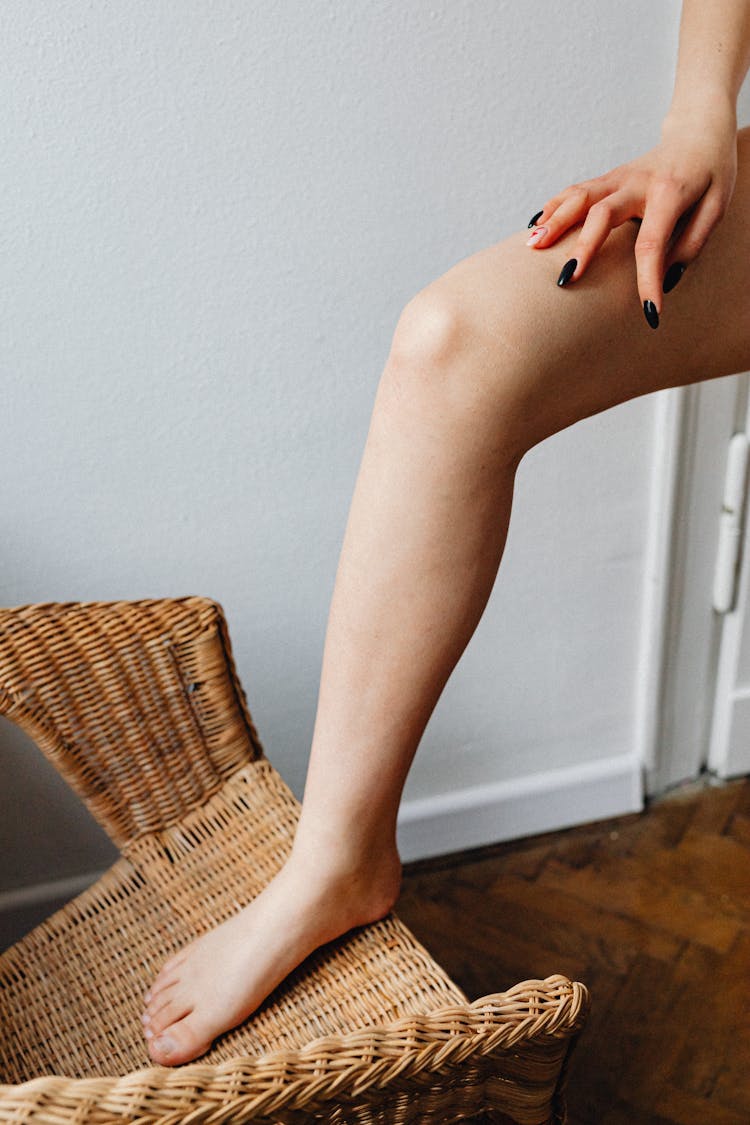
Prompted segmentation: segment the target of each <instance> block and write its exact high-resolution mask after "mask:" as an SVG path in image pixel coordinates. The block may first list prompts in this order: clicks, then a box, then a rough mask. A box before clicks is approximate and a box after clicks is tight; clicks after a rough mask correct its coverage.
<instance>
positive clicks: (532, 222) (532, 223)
mask: <svg viewBox="0 0 750 1125" xmlns="http://www.w3.org/2000/svg"><path fill="white" fill-rule="evenodd" d="M543 214H544V208H543V207H542V209H541V211H537V213H536V215H532V216H531V218H530V219H529V226H530V227H535V226H536V224H537V220H538V219H540V218H541V217H542V215H543Z"/></svg>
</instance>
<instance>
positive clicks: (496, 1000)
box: [0, 976, 589, 1125]
mask: <svg viewBox="0 0 750 1125" xmlns="http://www.w3.org/2000/svg"><path fill="white" fill-rule="evenodd" d="M588 1007H589V995H588V991H587V989H586V988H585V986H584V985H582V984H580V983H578V982H571V981H569V980H568V979H567V978H566V977H562V976H552V977H547V978H546V980H529V981H524V982H522V983H520V984H517V985H514V986H513V987H512V988H511V989H509V990H508V991H507V992H501V993H496V994H493V995H490V996H484V997H482V998H481V999H479V1000H475V1001H474V1002H473V1003H471V1004H467V1005H455V1006H451V1007H445V1008H442V1009H438V1010H436V1011H434V1012H429V1013H426V1014H424V1015H420V1016H404V1017H401V1018H399V1019H398V1020H394V1021H393V1022H392V1023H389V1024H382V1025H378V1026H373V1027H365V1028H362V1029H360V1030H357V1031H352V1032H348V1033H347V1034H344V1035H329V1036H322V1037H320V1038H317V1039H314V1040H311V1042H310V1043H308V1044H306V1045H305V1046H304V1047H302V1048H300V1049H297V1050H283V1051H275V1052H271V1053H267V1054H264V1055H259V1056H250V1055H240V1056H237V1057H236V1058H233V1059H230V1060H228V1061H226V1062H221V1063H215V1064H207V1063H201V1062H195V1063H188V1064H185V1065H182V1066H179V1067H162V1066H151V1067H147V1068H144V1069H142V1070H138V1071H135V1072H133V1073H132V1074H128V1075H125V1076H123V1077H119V1078H101V1077H100V1078H82V1079H74V1078H73V1079H69V1078H62V1077H54V1076H43V1077H39V1078H34V1079H31V1080H30V1081H28V1082H24V1083H22V1084H20V1085H18V1086H0V1122H3V1121H11V1120H12V1121H13V1122H32V1121H34V1120H35V1112H37V1111H38V1117H37V1118H36V1119H37V1120H39V1121H40V1122H41V1121H42V1120H44V1121H45V1122H46V1121H51V1120H52V1119H53V1117H54V1120H55V1121H56V1122H57V1121H58V1120H59V1121H60V1122H65V1121H69V1120H70V1121H73V1120H75V1122H76V1125H78V1123H82V1122H87V1123H89V1122H90V1123H92V1125H93V1123H94V1122H96V1123H97V1125H98V1123H102V1125H103V1123H104V1122H118V1121H123V1122H125V1121H134V1120H137V1121H138V1122H139V1125H145V1123H146V1122H148V1123H149V1125H167V1123H170V1125H172V1123H174V1122H177V1121H181V1120H182V1119H183V1118H184V1119H189V1121H190V1125H198V1123H199V1122H204V1121H206V1122H208V1121H210V1122H211V1125H213V1123H214V1122H216V1123H218V1122H235V1121H243V1122H246V1121H259V1122H300V1123H301V1122H309V1121H315V1120H320V1121H334V1120H335V1121H336V1122H337V1123H339V1122H347V1121H352V1122H354V1121H362V1120H366V1118H365V1117H363V1116H362V1110H363V1109H365V1108H366V1107H369V1106H372V1107H375V1106H377V1107H378V1109H379V1110H382V1108H383V1106H384V1105H385V1106H386V1107H387V1104H388V1103H389V1102H393V1100H394V1099H396V1098H397V1099H399V1100H400V1102H401V1106H402V1110H403V1101H404V1097H405V1096H406V1097H408V1099H409V1101H410V1102H412V1101H419V1099H420V1098H421V1097H423V1096H424V1097H425V1098H428V1099H429V1102H430V1104H431V1105H433V1106H434V1103H435V1099H436V1098H439V1097H441V1096H445V1095H447V1094H448V1093H450V1092H451V1091H453V1090H454V1089H458V1090H459V1092H460V1093H461V1094H462V1095H465V1096H466V1097H469V1096H470V1095H471V1093H472V1089H474V1091H475V1103H476V1104H475V1105H474V1104H473V1105H471V1106H470V1108H471V1109H472V1111H473V1112H480V1111H481V1110H482V1109H483V1108H485V1107H486V1106H485V1104H483V1103H482V1097H483V1096H484V1093H485V1087H487V1089H488V1090H489V1091H490V1093H492V1090H494V1091H495V1094H494V1095H493V1098H494V1100H490V1102H489V1107H490V1108H495V1107H496V1106H497V1107H500V1103H499V1102H498V1101H497V1097H496V1095H497V1088H498V1086H500V1087H502V1092H503V1095H504V1097H505V1098H506V1099H507V1109H506V1106H505V1104H503V1105H502V1108H503V1109H504V1110H505V1111H506V1112H509V1113H512V1118H513V1120H516V1121H518V1122H520V1123H529V1125H538V1123H539V1122H541V1121H544V1120H547V1119H548V1117H549V1115H550V1113H551V1109H550V1107H551V1105H552V1099H553V1097H554V1094H555V1089H556V1087H557V1084H558V1080H559V1076H560V1071H561V1069H562V1066H563V1062H564V1059H565V1056H566V1053H567V1049H568V1045H569V1042H570V1040H571V1037H572V1036H573V1035H574V1034H575V1033H577V1032H578V1031H579V1030H580V1028H581V1027H582V1026H583V1023H584V1022H585V1019H586V1015H587V1012H588ZM87 1103H88V1106H89V1107H90V1116H89V1115H88V1114H87V1111H86V1106H87ZM446 1104H447V1103H446ZM466 1104H468V1102H467V1103H466ZM53 1108H54V1109H56V1110H57V1113H53ZM334 1108H335V1110H336V1113H335V1115H334V1112H333V1111H334ZM394 1109H395V1102H394ZM25 1110H26V1112H24V1111H25ZM446 1112H447V1110H446ZM349 1114H351V1116H349ZM545 1114H546V1116H545ZM14 1115H15V1116H14ZM373 1120H375V1118H374V1117H373ZM377 1120H378V1121H388V1120H390V1118H389V1117H388V1116H379V1117H378V1118H377ZM393 1120H394V1121H395V1120H396V1118H395V1117H394V1118H393ZM398 1120H404V1118H403V1117H402V1116H400V1117H398ZM435 1120H436V1121H437V1120H440V1118H439V1117H438V1116H436V1117H435ZM444 1120H446V1121H448V1120H452V1118H450V1117H445V1118H444Z"/></svg>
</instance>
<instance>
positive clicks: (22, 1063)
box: [0, 597, 588, 1125]
mask: <svg viewBox="0 0 750 1125" xmlns="http://www.w3.org/2000/svg"><path fill="white" fill-rule="evenodd" d="M0 711H1V712H3V713H4V714H5V715H6V716H7V717H9V718H11V719H13V720H14V721H15V722H17V723H19V725H21V726H22V727H24V729H25V730H27V731H28V733H29V734H31V736H32V737H33V738H35V740H36V741H37V744H38V745H39V746H40V747H41V749H42V750H43V751H44V753H45V754H46V755H47V756H48V757H49V758H50V760H51V761H52V762H53V763H54V764H55V766H56V767H57V768H58V770H59V771H60V773H61V774H63V776H64V777H66V779H67V780H68V781H69V783H70V784H71V785H72V786H73V787H74V788H75V789H76V791H77V792H78V793H79V794H80V795H81V797H82V798H83V800H84V801H85V802H86V804H87V805H88V807H89V808H90V809H91V811H92V813H93V814H94V815H95V816H96V817H97V818H98V820H99V821H100V822H101V823H102V824H103V825H104V826H105V828H106V829H107V831H108V832H109V834H110V836H111V837H112V838H113V839H114V840H115V841H116V843H117V844H118V846H119V848H120V852H121V857H120V859H118V861H117V862H116V863H115V864H114V865H113V866H112V867H111V868H110V869H109V870H108V871H107V872H106V873H105V874H104V875H103V876H102V877H101V878H100V879H98V880H97V881H96V882H95V883H94V884H93V885H92V886H91V887H89V888H88V889H87V890H86V891H84V892H83V893H82V894H81V895H79V896H78V897H77V898H76V899H74V900H73V901H72V902H70V903H68V904H67V905H66V906H65V907H63V909H62V910H59V911H57V912H56V913H55V914H53V915H52V916H51V917H50V918H48V919H47V920H46V921H45V922H44V923H42V925H40V926H37V927H36V929H35V930H33V931H32V932H31V933H30V934H28V935H27V936H26V937H25V938H24V939H23V940H21V941H20V942H18V943H17V944H16V945H14V946H12V947H11V948H10V949H9V950H7V951H6V953H4V954H3V955H1V956H0V990H1V995H2V1006H1V1007H0V1081H2V1083H3V1085H0V1122H11V1121H12V1122H31V1121H33V1122H35V1123H36V1125H62V1123H73V1122H75V1123H76V1125H78V1123H86V1125H93V1123H94V1122H96V1123H99V1122H134V1123H135V1122H137V1123H138V1125H152V1123H153V1125H156V1123H157V1122H158V1123H159V1125H167V1123H172V1122H174V1123H175V1125H177V1123H178V1122H190V1123H191V1125H192V1123H197V1122H210V1123H211V1125H214V1123H218V1122H241V1121H259V1122H260V1121H264V1122H304V1121H330V1122H341V1123H344V1122H358V1123H360V1122H381V1121H382V1122H393V1123H401V1122H407V1121H408V1122H411V1121H424V1122H441V1123H442V1122H449V1121H454V1120H456V1121H457V1120H460V1119H463V1118H465V1117H468V1116H470V1115H472V1114H475V1113H479V1112H480V1111H484V1110H496V1111H498V1112H502V1113H503V1114H507V1115H508V1116H509V1119H510V1120H511V1121H515V1122H519V1123H520V1125H539V1123H540V1122H546V1121H550V1120H553V1119H555V1120H562V1119H563V1117H564V1099H563V1096H562V1086H563V1083H562V1081H561V1075H563V1076H564V1061H565V1058H566V1052H567V1051H568V1050H569V1047H570V1044H571V1043H572V1041H573V1040H574V1038H575V1035H576V1033H577V1032H578V1030H579V1029H580V1028H581V1026H582V1024H583V1022H584V1020H585V1015H586V1011H587V1006H588V994H587V992H586V989H585V988H584V987H583V985H580V984H578V983H573V982H571V981H569V980H567V979H566V978H564V977H550V978H548V979H547V980H546V981H526V982H523V983H522V984H519V985H516V986H515V987H514V988H512V989H510V990H509V991H508V992H505V993H498V994H495V995H492V996H487V997H484V998H482V999H480V1000H477V1001H474V1002H473V1003H469V1001H468V1000H467V998H466V997H465V995H464V994H463V993H462V992H461V990H460V989H459V988H458V987H457V986H456V985H455V984H454V983H453V982H452V981H451V980H450V979H449V978H448V976H447V975H446V974H445V973H444V972H443V970H442V969H441V968H440V966H439V965H437V964H436V962H435V961H434V960H433V959H432V958H431V957H430V955H429V954H428V953H427V951H426V950H425V949H424V948H423V947H422V946H421V945H420V944H419V943H418V942H417V941H416V940H415V938H414V937H413V935H412V934H411V933H410V932H409V931H408V929H407V928H406V927H405V926H404V925H403V923H401V922H400V921H399V919H398V918H397V917H396V916H395V915H394V914H392V913H391V914H390V915H389V916H388V917H387V918H385V919H383V920H382V921H380V922H376V923H374V924H371V925H369V926H364V927H360V928H358V929H357V930H352V931H350V932H349V933H348V934H345V935H343V936H342V937H341V938H339V939H338V940H337V941H335V942H331V943H329V944H328V945H326V946H324V947H322V948H321V949H319V950H317V951H316V952H315V953H314V954H312V956H311V957H309V958H307V960H306V961H304V962H303V964H302V965H300V966H299V968H298V969H297V970H295V972H293V973H292V974H290V976H289V977H287V979H286V980H285V981H284V982H282V984H281V985H279V986H278V988H276V989H275V990H274V992H273V993H272V994H271V995H270V996H269V997H268V998H267V1000H266V1001H265V1002H264V1003H263V1004H262V1005H261V1006H260V1008H259V1009H258V1010H257V1011H256V1012H255V1013H254V1014H253V1015H252V1016H251V1017H250V1019H248V1020H246V1021H245V1022H244V1023H243V1024H241V1025H240V1026H239V1027H237V1028H233V1029H231V1030H230V1031H228V1032H227V1033H225V1034H224V1035H222V1036H220V1037H219V1038H218V1039H217V1040H216V1041H215V1042H214V1044H213V1046H212V1048H211V1050H210V1051H209V1052H208V1053H207V1054H205V1055H203V1056H202V1057H201V1058H200V1059H199V1060H198V1061H196V1062H194V1063H189V1064H185V1065H183V1066H180V1067H161V1066H156V1065H155V1064H153V1063H152V1061H151V1060H150V1059H149V1057H148V1055H147V1053H146V1050H145V1041H144V1038H143V1032H142V1025H141V1023H140V1018H139V1017H140V1012H141V1011H142V1007H143V1000H142V998H143V993H144V992H145V990H146V988H147V987H148V986H149V984H150V983H151V982H152V981H153V979H154V977H155V976H156V974H157V972H158V970H159V968H160V967H161V964H162V963H163V961H164V960H165V959H166V958H167V957H168V956H169V955H170V954H171V953H172V952H175V951H176V950H177V949H179V948H181V947H182V946H183V945H184V944H185V943H186V942H187V941H190V940H191V939H192V938H194V937H196V936H197V935H199V934H200V933H203V932H205V931H206V930H207V929H210V928H211V927H213V926H214V925H216V924H217V923H218V922H221V921H223V920H224V919H225V918H227V917H229V916H230V915H232V914H234V913H235V912H236V911H237V909H238V908H239V907H241V906H243V905H244V904H246V903H247V902H249V901H250V900H251V899H252V898H253V897H254V896H255V895H256V894H257V893H258V892H259V891H260V890H261V888H262V887H263V886H265V884H266V883H267V882H268V881H269V880H270V879H271V878H272V876H273V875H274V873H275V872H276V871H277V870H278V868H279V867H280V866H281V865H282V864H283V862H284V860H285V858H286V856H287V854H288V851H289V849H290V847H291V842H292V838H293V834H294V828H295V824H296V820H297V817H298V813H299V805H298V802H297V801H296V799H295V798H294V796H293V794H292V793H291V791H290V790H289V789H288V787H287V786H286V785H285V783H284V782H283V780H282V779H281V777H280V776H279V774H278V773H277V772H276V770H275V769H274V768H273V766H272V765H271V764H270V762H269V761H268V760H267V758H266V757H265V755H264V753H263V750H262V747H261V744H260V741H259V739H258V736H257V732H256V730H255V728H254V726H253V723H252V720H251V717H250V714H249V712H248V709H247V703H246V698H245V695H244V691H243V689H242V687H241V685H240V682H239V679H238V677H237V674H236V670H235V666H234V661H233V657H232V651H231V645H230V641H229V634H228V630H227V627H226V622H225V619H224V615H223V612H222V610H221V607H220V606H219V605H218V604H217V603H216V602H213V601H211V600H209V599H207V598H199V597H186V598H176V599H149V600H145V601H139V602H104V603H102V602H89V603H46V604H44V605H37V606H20V607H16V608H14V609H7V610H0Z"/></svg>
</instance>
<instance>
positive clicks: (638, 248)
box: [635, 235, 664, 258]
mask: <svg viewBox="0 0 750 1125" xmlns="http://www.w3.org/2000/svg"><path fill="white" fill-rule="evenodd" d="M663 249H664V240H663V239H661V238H657V237H656V236H655V235H646V237H645V238H642V237H641V236H640V235H639V236H638V238H637V239H636V241H635V256H636V258H650V257H652V256H653V255H654V254H659V253H660V252H661V251H662V250H663Z"/></svg>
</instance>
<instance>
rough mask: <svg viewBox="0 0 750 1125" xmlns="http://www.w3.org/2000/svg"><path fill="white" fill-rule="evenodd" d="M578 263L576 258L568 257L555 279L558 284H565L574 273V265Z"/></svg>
mask: <svg viewBox="0 0 750 1125" xmlns="http://www.w3.org/2000/svg"><path fill="white" fill-rule="evenodd" d="M577 265H578V259H577V258H568V260H567V262H566V263H565V265H564V266H563V268H562V269H561V270H560V276H559V277H558V279H557V284H558V285H567V283H568V282H569V281H570V279H571V277H572V276H573V274H574V273H575V269H576V266H577Z"/></svg>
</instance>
